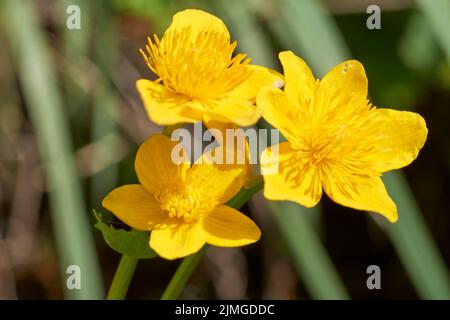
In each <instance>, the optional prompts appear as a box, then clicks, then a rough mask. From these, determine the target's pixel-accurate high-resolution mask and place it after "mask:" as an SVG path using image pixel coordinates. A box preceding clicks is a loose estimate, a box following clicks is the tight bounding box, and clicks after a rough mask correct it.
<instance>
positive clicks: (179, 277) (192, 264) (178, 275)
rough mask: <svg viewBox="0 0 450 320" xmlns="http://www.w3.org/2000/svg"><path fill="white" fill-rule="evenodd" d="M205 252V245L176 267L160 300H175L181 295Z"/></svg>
mask: <svg viewBox="0 0 450 320" xmlns="http://www.w3.org/2000/svg"><path fill="white" fill-rule="evenodd" d="M205 251H206V245H205V246H203V248H202V249H201V250H200V251H198V252H197V253H195V254H193V255H191V256H189V257H186V258H184V260H183V261H182V262H181V264H180V266H179V267H178V269H177V271H175V274H174V275H173V277H172V279H171V280H170V282H169V284H168V285H167V288H166V290H164V293H163V295H162V296H161V300H175V299H176V298H178V296H179V295H180V294H181V292H182V291H183V289H184V286H185V285H186V282H187V281H188V280H189V277H190V276H191V274H192V272H194V270H195V268H196V267H197V265H198V263H199V262H200V260H201V259H202V257H203V255H204V254H205Z"/></svg>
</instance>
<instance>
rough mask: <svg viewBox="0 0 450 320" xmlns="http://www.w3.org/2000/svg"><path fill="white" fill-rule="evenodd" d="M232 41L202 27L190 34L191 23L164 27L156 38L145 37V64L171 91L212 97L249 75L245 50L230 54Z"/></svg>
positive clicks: (192, 95)
mask: <svg viewBox="0 0 450 320" xmlns="http://www.w3.org/2000/svg"><path fill="white" fill-rule="evenodd" d="M236 45H237V44H236V42H233V43H231V44H230V42H229V39H228V37H227V36H226V35H224V34H221V33H218V32H215V31H211V30H204V31H201V32H199V33H197V34H193V32H192V28H191V27H186V28H183V29H181V30H170V29H169V30H168V31H166V33H165V34H164V36H163V38H162V40H161V41H160V40H159V39H158V37H157V36H156V35H154V39H153V41H152V39H150V38H149V39H148V44H147V46H146V49H147V54H148V55H147V54H145V53H144V52H143V50H141V53H142V55H143V56H144V59H145V61H146V63H147V65H148V66H149V68H150V69H151V70H152V71H153V72H154V73H155V74H156V75H158V76H159V80H160V81H163V83H164V85H165V86H166V87H168V88H170V89H172V90H173V91H175V92H177V93H179V94H182V95H185V96H187V97H189V98H191V99H208V98H214V97H217V96H219V95H221V94H224V93H227V92H229V91H230V90H232V89H234V88H235V87H236V86H238V85H239V84H241V83H242V82H243V81H245V80H246V79H247V78H248V77H249V76H250V70H249V68H248V67H247V65H248V63H249V62H250V59H249V58H246V55H245V54H237V55H236V56H235V57H232V54H233V51H234V49H235V48H236Z"/></svg>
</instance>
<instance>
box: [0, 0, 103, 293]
mask: <svg viewBox="0 0 450 320" xmlns="http://www.w3.org/2000/svg"><path fill="white" fill-rule="evenodd" d="M2 5H3V9H4V12H3V13H4V14H5V16H4V20H5V21H4V22H5V24H6V25H5V28H10V32H9V34H10V37H11V45H12V47H13V52H14V57H15V58H16V59H17V60H16V63H17V68H18V72H19V78H20V81H21V84H22V88H23V92H24V96H25V101H26V103H27V106H28V108H29V112H30V116H31V120H32V122H33V127H34V130H35V133H36V136H37V139H38V142H39V147H40V152H41V157H42V160H43V161H44V163H45V174H46V182H47V187H48V189H49V192H50V194H49V195H50V205H51V213H52V220H53V228H54V233H55V236H56V243H57V248H58V252H59V257H60V260H59V261H60V270H61V276H62V280H63V287H64V288H67V287H66V277H67V274H66V268H67V267H68V266H69V265H78V266H79V267H80V269H81V290H66V295H67V297H68V298H72V299H100V298H102V297H103V293H102V291H103V290H102V281H101V275H100V272H99V268H98V262H97V257H96V255H95V248H94V243H93V240H92V234H91V232H92V227H91V226H90V223H89V221H88V219H87V215H86V210H85V207H84V203H83V197H82V193H81V187H80V184H79V182H78V178H77V172H76V168H75V164H74V159H73V156H72V147H71V139H70V133H69V130H68V127H69V125H68V123H67V119H66V117H65V115H64V110H63V106H62V103H61V97H60V94H59V91H58V87H57V83H56V76H55V72H54V70H53V66H52V63H51V56H50V52H49V48H48V47H47V44H46V40H45V38H44V35H43V34H42V33H41V31H40V30H41V27H40V25H39V21H38V19H37V17H38V14H37V12H36V11H35V8H34V7H33V2H31V1H15V0H6V1H5V2H4V3H3V4H2Z"/></svg>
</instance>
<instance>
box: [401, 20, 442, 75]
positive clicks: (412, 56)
mask: <svg viewBox="0 0 450 320" xmlns="http://www.w3.org/2000/svg"><path fill="white" fill-rule="evenodd" d="M399 49H400V52H399V53H400V55H401V58H402V60H403V62H404V63H405V64H406V65H407V66H408V67H410V68H411V69H414V70H417V71H419V72H426V71H427V70H431V69H432V67H433V65H434V64H435V63H436V62H437V60H438V59H439V58H440V57H439V50H438V49H439V48H438V44H437V41H436V40H435V39H434V37H433V30H431V27H430V24H429V23H428V21H427V20H426V19H425V18H424V17H423V15H421V14H419V13H414V14H413V15H412V17H411V19H410V21H409V22H408V26H407V28H406V30H405V34H404V35H403V37H402V39H401V42H400V44H399Z"/></svg>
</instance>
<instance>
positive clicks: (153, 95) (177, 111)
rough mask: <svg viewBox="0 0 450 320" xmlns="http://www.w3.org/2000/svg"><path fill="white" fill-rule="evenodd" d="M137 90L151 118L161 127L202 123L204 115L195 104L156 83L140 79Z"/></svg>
mask: <svg viewBox="0 0 450 320" xmlns="http://www.w3.org/2000/svg"><path fill="white" fill-rule="evenodd" d="M136 87H137V90H138V92H139V94H140V96H141V99H142V101H143V103H144V107H145V110H146V111H147V114H148V116H149V118H150V119H151V120H152V121H153V122H154V123H156V124H159V125H173V124H177V123H193V122H197V121H201V119H202V114H201V112H200V111H199V110H198V108H196V106H195V105H194V103H193V102H191V101H189V99H188V98H187V97H185V96H183V95H180V94H177V93H175V92H173V91H171V90H169V89H167V88H166V87H164V86H163V85H161V84H159V83H156V82H154V81H150V80H146V79H140V80H138V81H137V82H136Z"/></svg>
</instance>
